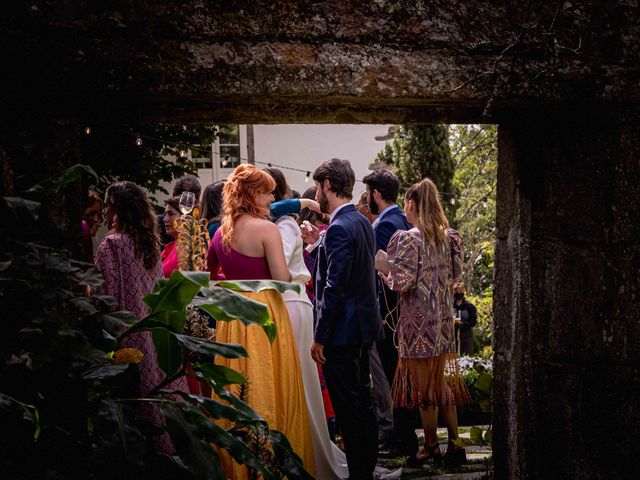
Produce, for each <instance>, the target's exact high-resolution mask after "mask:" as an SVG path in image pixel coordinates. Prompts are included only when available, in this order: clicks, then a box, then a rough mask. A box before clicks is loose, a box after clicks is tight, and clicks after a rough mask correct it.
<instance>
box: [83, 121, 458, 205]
mask: <svg viewBox="0 0 640 480" xmlns="http://www.w3.org/2000/svg"><path fill="white" fill-rule="evenodd" d="M84 133H85V134H86V135H91V133H92V130H91V126H89V125H87V126H85V127H84ZM123 133H126V134H128V135H131V136H133V137H134V138H135V144H136V145H137V146H138V147H142V145H143V143H144V140H145V139H146V140H153V141H155V142H159V143H161V144H163V145H169V146H172V147H175V148H176V149H178V152H179V155H180V156H181V157H186V152H187V150H191V151H192V152H194V151H195V152H199V153H200V154H204V155H203V157H206V158H209V155H211V154H215V155H218V158H219V159H222V162H223V166H225V165H226V163H227V162H228V161H229V159H230V158H231V155H229V154H224V155H222V156H221V153H220V151H217V152H216V151H214V150H213V149H212V148H210V147H209V148H205V147H201V146H197V145H186V144H184V143H179V142H172V141H170V140H163V139H162V138H157V137H151V136H149V135H142V134H140V133H137V132H132V131H123ZM183 153H184V154H183ZM203 157H196V158H203ZM222 157H224V158H222ZM237 158H238V160H240V161H241V162H246V163H255V164H259V165H266V166H268V167H276V168H280V169H282V170H290V171H294V172H301V173H304V174H305V177H304V181H305V183H309V179H310V178H311V171H310V170H304V169H302V168H295V167H289V166H287V165H280V164H277V163H273V162H262V161H260V160H254V161H253V162H250V161H249V159H248V158H244V157H240V156H238V157H237ZM212 161H213V159H212ZM212 167H213V165H212ZM356 182H359V183H363V182H362V180H359V179H356ZM439 193H440V195H443V196H447V197H451V200H453V201H455V197H456V196H457V195H456V194H455V193H451V192H443V191H440V192H439Z"/></svg>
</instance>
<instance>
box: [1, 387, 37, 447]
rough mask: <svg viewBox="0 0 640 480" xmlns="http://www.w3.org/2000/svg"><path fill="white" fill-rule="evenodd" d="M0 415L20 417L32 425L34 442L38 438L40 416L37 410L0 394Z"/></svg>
mask: <svg viewBox="0 0 640 480" xmlns="http://www.w3.org/2000/svg"><path fill="white" fill-rule="evenodd" d="M0 414H2V415H9V416H14V417H20V418H22V419H23V420H26V421H28V422H31V423H33V425H34V431H33V438H34V440H37V439H38V437H39V436H40V415H39V414H38V409H37V408H36V407H34V406H33V405H29V404H27V403H22V402H21V401H19V400H16V399H15V398H13V397H11V396H9V395H5V394H4V393H0Z"/></svg>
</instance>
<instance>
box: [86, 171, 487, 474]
mask: <svg viewBox="0 0 640 480" xmlns="http://www.w3.org/2000/svg"><path fill="white" fill-rule="evenodd" d="M313 180H314V184H315V186H314V187H312V188H310V189H309V190H307V191H306V192H304V194H303V195H302V196H301V198H293V197H294V193H293V192H292V191H291V189H290V188H289V186H288V185H287V181H286V178H285V175H284V174H283V173H282V171H280V170H279V169H277V168H272V167H269V168H265V169H263V170H261V169H258V168H256V167H255V166H253V165H250V164H243V165H240V166H238V167H237V168H236V169H235V171H234V172H233V173H232V174H231V175H230V176H229V178H227V179H226V180H224V181H220V182H216V183H213V184H211V185H209V186H207V187H206V188H205V189H204V192H201V186H200V183H199V181H198V179H197V178H195V177H193V176H185V177H182V178H181V179H179V180H178V182H177V183H176V185H175V188H174V191H173V196H172V198H170V199H168V200H167V201H166V204H165V209H164V212H163V213H162V214H161V215H158V216H156V214H155V212H154V211H153V209H152V206H151V204H150V202H149V200H148V198H147V196H146V194H145V193H144V191H143V190H142V189H141V188H140V187H139V186H137V185H135V184H134V183H132V182H126V181H125V182H118V183H115V184H113V185H111V186H110V187H109V188H108V189H107V191H106V192H105V195H104V205H102V204H101V201H100V198H99V197H96V198H97V202H98V207H103V211H104V216H105V219H106V223H107V227H108V228H109V233H108V234H107V235H106V237H105V238H104V239H103V240H102V241H101V243H100V246H99V248H98V250H97V252H96V254H95V257H94V261H95V263H96V265H97V266H98V267H99V268H100V270H101V272H102V275H103V277H104V284H103V286H102V287H101V289H102V292H101V293H105V294H109V295H112V296H113V297H115V298H116V299H117V301H118V303H119V305H118V308H119V309H125V310H129V311H131V312H133V313H134V314H136V315H137V316H138V317H140V318H142V317H143V316H144V315H145V314H146V307H145V305H144V303H143V301H142V298H143V297H144V296H145V295H146V294H147V293H149V292H150V291H151V290H152V289H153V286H154V284H155V282H156V280H157V279H158V278H160V277H161V276H165V277H168V276H170V275H171V273H172V272H173V271H174V270H175V269H177V268H178V259H177V252H176V238H177V234H178V232H177V230H176V220H177V219H179V217H180V215H181V213H180V211H179V204H178V202H179V199H178V197H179V195H180V194H181V193H182V192H185V191H188V192H192V193H193V194H194V195H195V197H196V198H197V199H199V200H200V201H199V205H200V207H201V212H202V216H203V217H204V218H205V219H206V221H207V228H208V231H209V234H210V243H209V248H208V253H207V268H208V270H209V271H210V273H211V278H212V279H213V280H216V279H222V278H225V279H229V280H265V279H272V280H281V281H285V282H292V283H295V284H297V285H298V286H299V288H298V290H297V291H295V290H287V291H286V292H284V293H282V294H281V293H279V292H278V291H276V290H263V291H260V292H245V293H244V295H245V296H247V297H249V298H251V299H253V300H256V301H258V302H261V303H263V304H265V305H266V306H267V309H268V311H269V315H270V318H271V319H272V321H273V322H274V323H275V325H276V326H277V336H276V339H275V341H274V342H273V343H270V342H269V340H268V338H267V336H266V334H265V333H264V331H263V330H262V329H261V328H259V327H258V326H246V325H244V324H243V323H242V322H219V323H218V324H217V325H216V341H218V342H226V343H234V344H240V345H242V346H244V347H245V349H246V350H247V352H248V353H249V356H248V357H247V358H241V359H225V358H216V359H214V360H213V361H215V363H216V364H220V365H224V366H227V367H230V368H233V369H235V370H237V371H239V372H240V373H242V374H243V375H244V376H245V378H247V379H248V382H249V387H248V388H245V389H243V392H242V394H243V396H244V398H243V399H244V400H245V401H246V402H247V403H248V404H249V405H250V406H252V407H253V408H254V409H255V410H256V411H257V412H259V413H260V414H261V415H262V416H263V417H264V418H265V419H266V420H267V421H268V423H269V425H270V427H271V428H273V429H277V430H279V431H281V432H283V433H284V434H285V435H286V436H287V438H288V440H289V442H290V443H291V445H292V448H293V449H294V451H295V452H296V453H297V454H298V455H299V456H300V458H301V459H302V461H303V462H304V465H305V468H306V469H307V470H308V471H309V472H310V473H312V474H313V475H314V476H315V477H316V478H318V479H344V478H350V479H363V480H369V479H372V478H373V476H374V472H375V470H376V461H377V457H378V454H379V453H382V452H383V451H389V452H391V453H393V454H397V455H404V456H406V457H408V459H407V465H408V466H413V467H417V466H420V465H422V464H424V463H425V462H426V461H427V460H433V461H434V462H439V461H440V460H444V461H445V463H447V464H449V465H459V464H461V463H463V462H464V461H465V451H464V449H463V448H461V447H458V446H456V444H455V443H454V442H455V440H456V439H457V438H458V433H457V427H458V425H457V416H456V405H460V404H463V403H465V402H466V401H468V393H467V392H466V390H465V388H464V384H463V383H462V382H461V377H460V374H459V369H458V366H457V362H456V350H457V348H456V334H455V327H454V303H453V302H454V291H453V286H454V283H455V282H457V281H459V280H460V277H461V275H462V259H463V252H462V248H463V244H462V238H461V237H460V235H459V234H458V232H456V231H455V230H453V229H451V228H449V224H448V221H447V218H446V217H445V215H444V212H443V209H442V206H441V203H440V198H439V194H438V190H437V187H436V185H435V184H434V183H433V182H432V181H431V180H430V179H428V178H425V179H423V180H422V181H421V182H419V183H417V184H415V185H413V186H411V187H410V188H409V189H408V190H407V192H406V194H405V196H404V205H403V207H404V209H403V210H404V211H403V210H401V209H400V208H399V207H398V205H396V199H397V198H398V193H399V182H398V179H397V178H396V176H395V175H394V174H393V173H391V172H389V171H384V170H380V171H375V172H373V173H371V174H370V175H368V176H366V177H365V178H364V180H363V182H364V185H365V190H364V191H363V192H362V194H361V195H360V196H359V197H358V199H357V200H356V204H354V203H352V199H353V189H354V185H355V175H354V172H353V169H352V168H351V165H350V164H349V162H348V161H347V160H339V159H332V160H329V161H327V162H324V163H323V164H322V165H320V166H319V167H318V168H317V169H316V170H315V172H314V173H313ZM201 193H202V198H201V199H200V196H201ZM94 203H95V202H94ZM93 210H95V205H94V208H93ZM93 210H92V209H91V208H90V206H88V207H87V210H86V211H85V215H84V217H83V222H84V223H83V231H85V230H86V232H85V233H84V235H83V237H87V236H88V237H89V240H90V236H91V235H95V231H97V227H99V226H100V223H101V222H102V218H101V217H100V214H99V208H98V214H97V215H94V214H93V213H92V212H93ZM84 224H86V228H85V227H84ZM95 224H97V226H96V225H95ZM94 230H95V231H94ZM87 248H89V247H87ZM86 256H90V254H88V255H86ZM457 293H459V292H457ZM459 300H460V299H459V297H458V296H456V300H455V301H456V302H457V303H456V304H455V308H458V309H459V310H463V309H464V310H465V311H468V308H467V307H466V306H465V305H464V304H463V303H461V302H459ZM474 315H475V311H474ZM458 316H459V315H458ZM468 316H469V315H468V314H467V318H468ZM126 339H127V340H126V341H127V342H128V343H127V345H123V346H127V347H134V348H137V349H138V350H140V351H142V352H143V353H144V354H145V356H144V358H143V361H142V362H141V363H140V365H139V367H140V378H141V383H140V393H141V394H143V395H144V394H145V393H148V392H149V391H151V390H152V389H153V388H154V387H155V386H157V385H159V384H161V383H162V381H163V380H164V374H163V372H162V370H161V369H160V368H159V366H158V363H157V359H156V355H155V350H154V346H153V341H152V338H151V335H150V333H148V332H139V333H136V334H134V335H129V336H128V337H126ZM167 388H169V389H174V390H184V391H188V390H189V389H191V390H192V391H193V390H194V389H197V388H198V386H197V385H193V384H191V383H189V384H187V379H186V378H180V379H178V380H176V381H174V382H173V384H172V385H170V386H169V387H167ZM372 391H373V393H374V395H373V396H372ZM199 392H200V393H202V390H199ZM238 392H239V390H236V393H238ZM374 399H375V400H374ZM147 408H148V410H147V411H146V412H144V414H145V415H147V416H148V417H149V418H151V419H152V420H154V421H156V422H158V423H161V422H162V417H161V414H160V412H159V411H158V410H157V409H154V408H152V407H147ZM438 414H440V415H441V416H442V418H443V420H444V422H445V425H446V427H447V431H448V436H449V441H448V444H447V448H446V451H444V452H443V449H441V447H440V445H439V443H438V439H437V437H436V430H437V420H438ZM418 415H419V417H420V420H421V422H422V426H423V428H424V432H425V444H424V447H423V448H419V447H418V440H417V437H416V433H415V426H416V423H417V416H418ZM336 424H337V427H338V428H339V432H340V437H341V441H342V449H340V448H338V447H337V446H336V444H335V443H334V441H333V440H335V436H334V433H335V431H334V428H335V425H336ZM156 448H157V449H158V450H159V451H162V452H166V453H171V452H172V450H173V446H172V443H171V439H170V438H169V437H168V435H166V434H165V435H164V436H162V437H158V438H157V439H156ZM221 456H222V460H223V467H224V471H225V473H226V475H227V477H228V478H248V471H247V469H246V467H244V466H243V465H239V464H237V463H235V462H233V461H232V459H231V458H230V457H229V456H228V455H225V454H224V452H221Z"/></svg>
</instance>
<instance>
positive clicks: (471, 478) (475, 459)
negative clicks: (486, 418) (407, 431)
mask: <svg viewBox="0 0 640 480" xmlns="http://www.w3.org/2000/svg"><path fill="white" fill-rule="evenodd" d="M480 427H481V428H482V429H483V430H486V428H487V427H486V426H480ZM459 431H460V437H462V438H467V439H468V438H469V427H460V430H459ZM416 433H417V434H418V439H419V441H420V442H421V443H422V442H423V432H422V430H421V429H420V430H417V431H416ZM438 439H439V441H440V445H441V447H442V448H443V450H446V444H447V431H446V429H444V428H440V429H438ZM466 451H467V463H466V464H465V465H462V466H460V467H456V468H447V467H445V466H440V467H438V468H436V467H435V466H434V465H433V463H431V462H427V463H426V464H425V466H424V467H422V468H420V469H410V468H406V467H403V466H404V459H402V458H389V459H383V458H381V459H379V461H378V465H379V466H380V467H383V468H386V469H388V470H389V471H390V473H389V474H387V475H382V476H380V479H381V480H399V479H401V480H409V479H410V480H421V479H429V480H445V479H446V480H480V479H487V480H489V479H492V478H493V464H492V462H491V454H492V452H491V446H490V445H483V446H477V445H473V446H468V447H466Z"/></svg>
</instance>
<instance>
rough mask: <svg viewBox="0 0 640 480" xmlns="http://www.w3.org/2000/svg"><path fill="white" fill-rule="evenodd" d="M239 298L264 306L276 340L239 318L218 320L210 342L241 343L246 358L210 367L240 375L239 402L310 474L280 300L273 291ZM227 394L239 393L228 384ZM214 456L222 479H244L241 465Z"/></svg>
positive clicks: (301, 399) (309, 450)
mask: <svg viewBox="0 0 640 480" xmlns="http://www.w3.org/2000/svg"><path fill="white" fill-rule="evenodd" d="M243 295H245V296H247V297H249V298H251V299H253V300H256V301H258V302H260V303H264V304H265V305H266V306H267V309H268V310H269V316H270V317H271V320H272V321H273V322H274V323H275V325H276V327H277V335H276V339H275V341H274V342H273V344H270V343H269V339H268V338H267V334H266V333H265V332H264V330H262V328H261V327H260V326H259V325H250V326H245V325H244V324H243V323H242V322H240V321H239V320H234V321H232V322H218V325H217V331H216V341H218V342H223V343H235V344H238V345H242V346H243V347H244V348H245V349H246V350H247V353H248V354H249V356H248V357H246V358H239V359H228V358H222V357H216V360H215V363H216V364H218V365H223V366H225V367H229V368H233V369H234V370H236V371H238V372H240V373H242V374H243V375H244V376H245V378H246V379H247V380H248V382H249V383H248V385H247V386H246V388H243V389H242V399H243V400H244V401H245V402H246V403H247V404H248V405H250V406H251V407H252V408H253V409H254V410H255V411H256V412H258V413H259V414H260V415H262V417H263V418H264V419H265V420H266V421H267V422H268V424H269V428H271V429H274V430H278V431H280V432H282V433H283V434H284V435H286V437H287V439H288V440H289V442H290V443H291V446H292V447H293V450H294V451H295V452H296V454H297V455H298V456H299V457H300V458H301V459H302V461H303V462H304V466H305V468H306V470H307V471H308V472H309V473H311V474H312V475H314V474H315V465H314V461H313V445H312V440H311V430H310V428H309V417H308V414H307V404H306V401H305V396H304V385H303V383H302V376H301V373H300V363H299V360H298V352H297V349H296V344H295V340H294V336H293V330H292V328H291V321H290V320H289V314H288V312H287V308H286V306H285V304H284V301H283V300H282V296H281V295H280V293H279V292H277V291H275V290H266V291H262V292H259V293H253V292H243ZM232 391H233V392H234V393H236V394H238V393H239V391H240V389H239V388H237V386H234V388H233V389H232ZM224 426H225V427H226V426H228V425H224ZM219 453H220V457H221V461H222V468H223V470H224V472H225V474H226V475H227V477H228V478H230V479H234V480H235V479H247V478H249V473H248V470H247V468H246V467H245V466H244V465H239V464H238V463H236V462H234V461H233V460H232V458H231V456H230V455H229V454H228V453H227V452H226V451H224V452H219Z"/></svg>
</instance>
